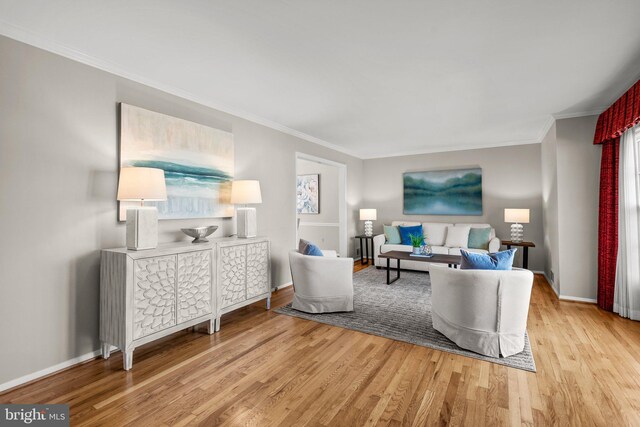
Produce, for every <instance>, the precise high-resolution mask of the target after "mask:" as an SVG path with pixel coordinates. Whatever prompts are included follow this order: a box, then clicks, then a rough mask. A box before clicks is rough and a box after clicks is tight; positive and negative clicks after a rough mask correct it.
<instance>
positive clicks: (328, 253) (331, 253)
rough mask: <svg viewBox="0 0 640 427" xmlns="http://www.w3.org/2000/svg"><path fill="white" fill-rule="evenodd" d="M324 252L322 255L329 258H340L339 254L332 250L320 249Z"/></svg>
mask: <svg viewBox="0 0 640 427" xmlns="http://www.w3.org/2000/svg"><path fill="white" fill-rule="evenodd" d="M320 250H321V251H322V255H323V256H326V257H329V258H337V257H338V252H336V251H334V250H332V249H320Z"/></svg>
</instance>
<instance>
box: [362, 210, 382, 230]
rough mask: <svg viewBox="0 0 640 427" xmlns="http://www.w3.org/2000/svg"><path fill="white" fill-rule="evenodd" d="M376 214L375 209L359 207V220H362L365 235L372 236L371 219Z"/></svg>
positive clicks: (373, 218) (372, 219)
mask: <svg viewBox="0 0 640 427" xmlns="http://www.w3.org/2000/svg"><path fill="white" fill-rule="evenodd" d="M377 216H378V215H377V211H376V210H375V209H360V221H364V235H365V236H367V237H371V236H373V221H375V220H376V219H377Z"/></svg>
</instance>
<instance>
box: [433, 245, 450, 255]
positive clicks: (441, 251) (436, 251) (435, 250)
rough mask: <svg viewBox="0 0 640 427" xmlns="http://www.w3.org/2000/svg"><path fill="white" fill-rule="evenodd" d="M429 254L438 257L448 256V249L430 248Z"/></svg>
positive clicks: (440, 247) (444, 247)
mask: <svg viewBox="0 0 640 427" xmlns="http://www.w3.org/2000/svg"><path fill="white" fill-rule="evenodd" d="M431 252H432V253H434V254H438V255H449V248H448V247H446V246H431Z"/></svg>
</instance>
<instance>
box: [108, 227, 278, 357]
mask: <svg viewBox="0 0 640 427" xmlns="http://www.w3.org/2000/svg"><path fill="white" fill-rule="evenodd" d="M270 277H271V274H270V256H269V240H268V239H266V238H260V237H258V238H250V239H237V238H221V239H212V240H211V241H210V242H208V243H198V244H192V243H183V242H181V243H173V244H166V245H160V246H158V247H157V248H156V249H151V250H145V251H130V250H127V249H125V248H119V249H105V250H103V251H102V255H101V263H100V341H101V343H102V356H103V357H104V358H105V359H106V358H108V357H109V355H110V349H111V346H115V347H118V348H119V349H120V350H121V351H122V354H123V361H124V369H125V370H129V369H131V367H132V365H133V350H134V349H135V348H136V347H138V346H140V345H143V344H146V343H148V342H150V341H153V340H156V339H158V338H161V337H164V336H166V335H169V334H172V333H174V332H176V331H179V330H182V329H186V328H189V327H191V326H194V325H196V324H199V323H203V322H207V326H208V331H209V333H213V332H214V331H218V330H219V329H220V316H221V315H222V314H224V313H228V312H230V311H233V310H235V309H237V308H240V307H243V306H245V305H247V304H251V303H254V302H256V301H259V300H261V299H266V300H267V309H268V308H270V299H271V283H270Z"/></svg>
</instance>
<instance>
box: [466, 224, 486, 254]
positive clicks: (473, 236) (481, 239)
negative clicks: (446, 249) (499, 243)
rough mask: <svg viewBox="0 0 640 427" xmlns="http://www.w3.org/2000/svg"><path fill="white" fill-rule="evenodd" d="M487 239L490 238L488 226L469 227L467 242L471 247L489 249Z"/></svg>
mask: <svg viewBox="0 0 640 427" xmlns="http://www.w3.org/2000/svg"><path fill="white" fill-rule="evenodd" d="M489 240H491V228H490V227H484V228H480V227H471V228H470V229H469V244H468V245H467V246H468V247H469V248H472V249H489Z"/></svg>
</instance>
